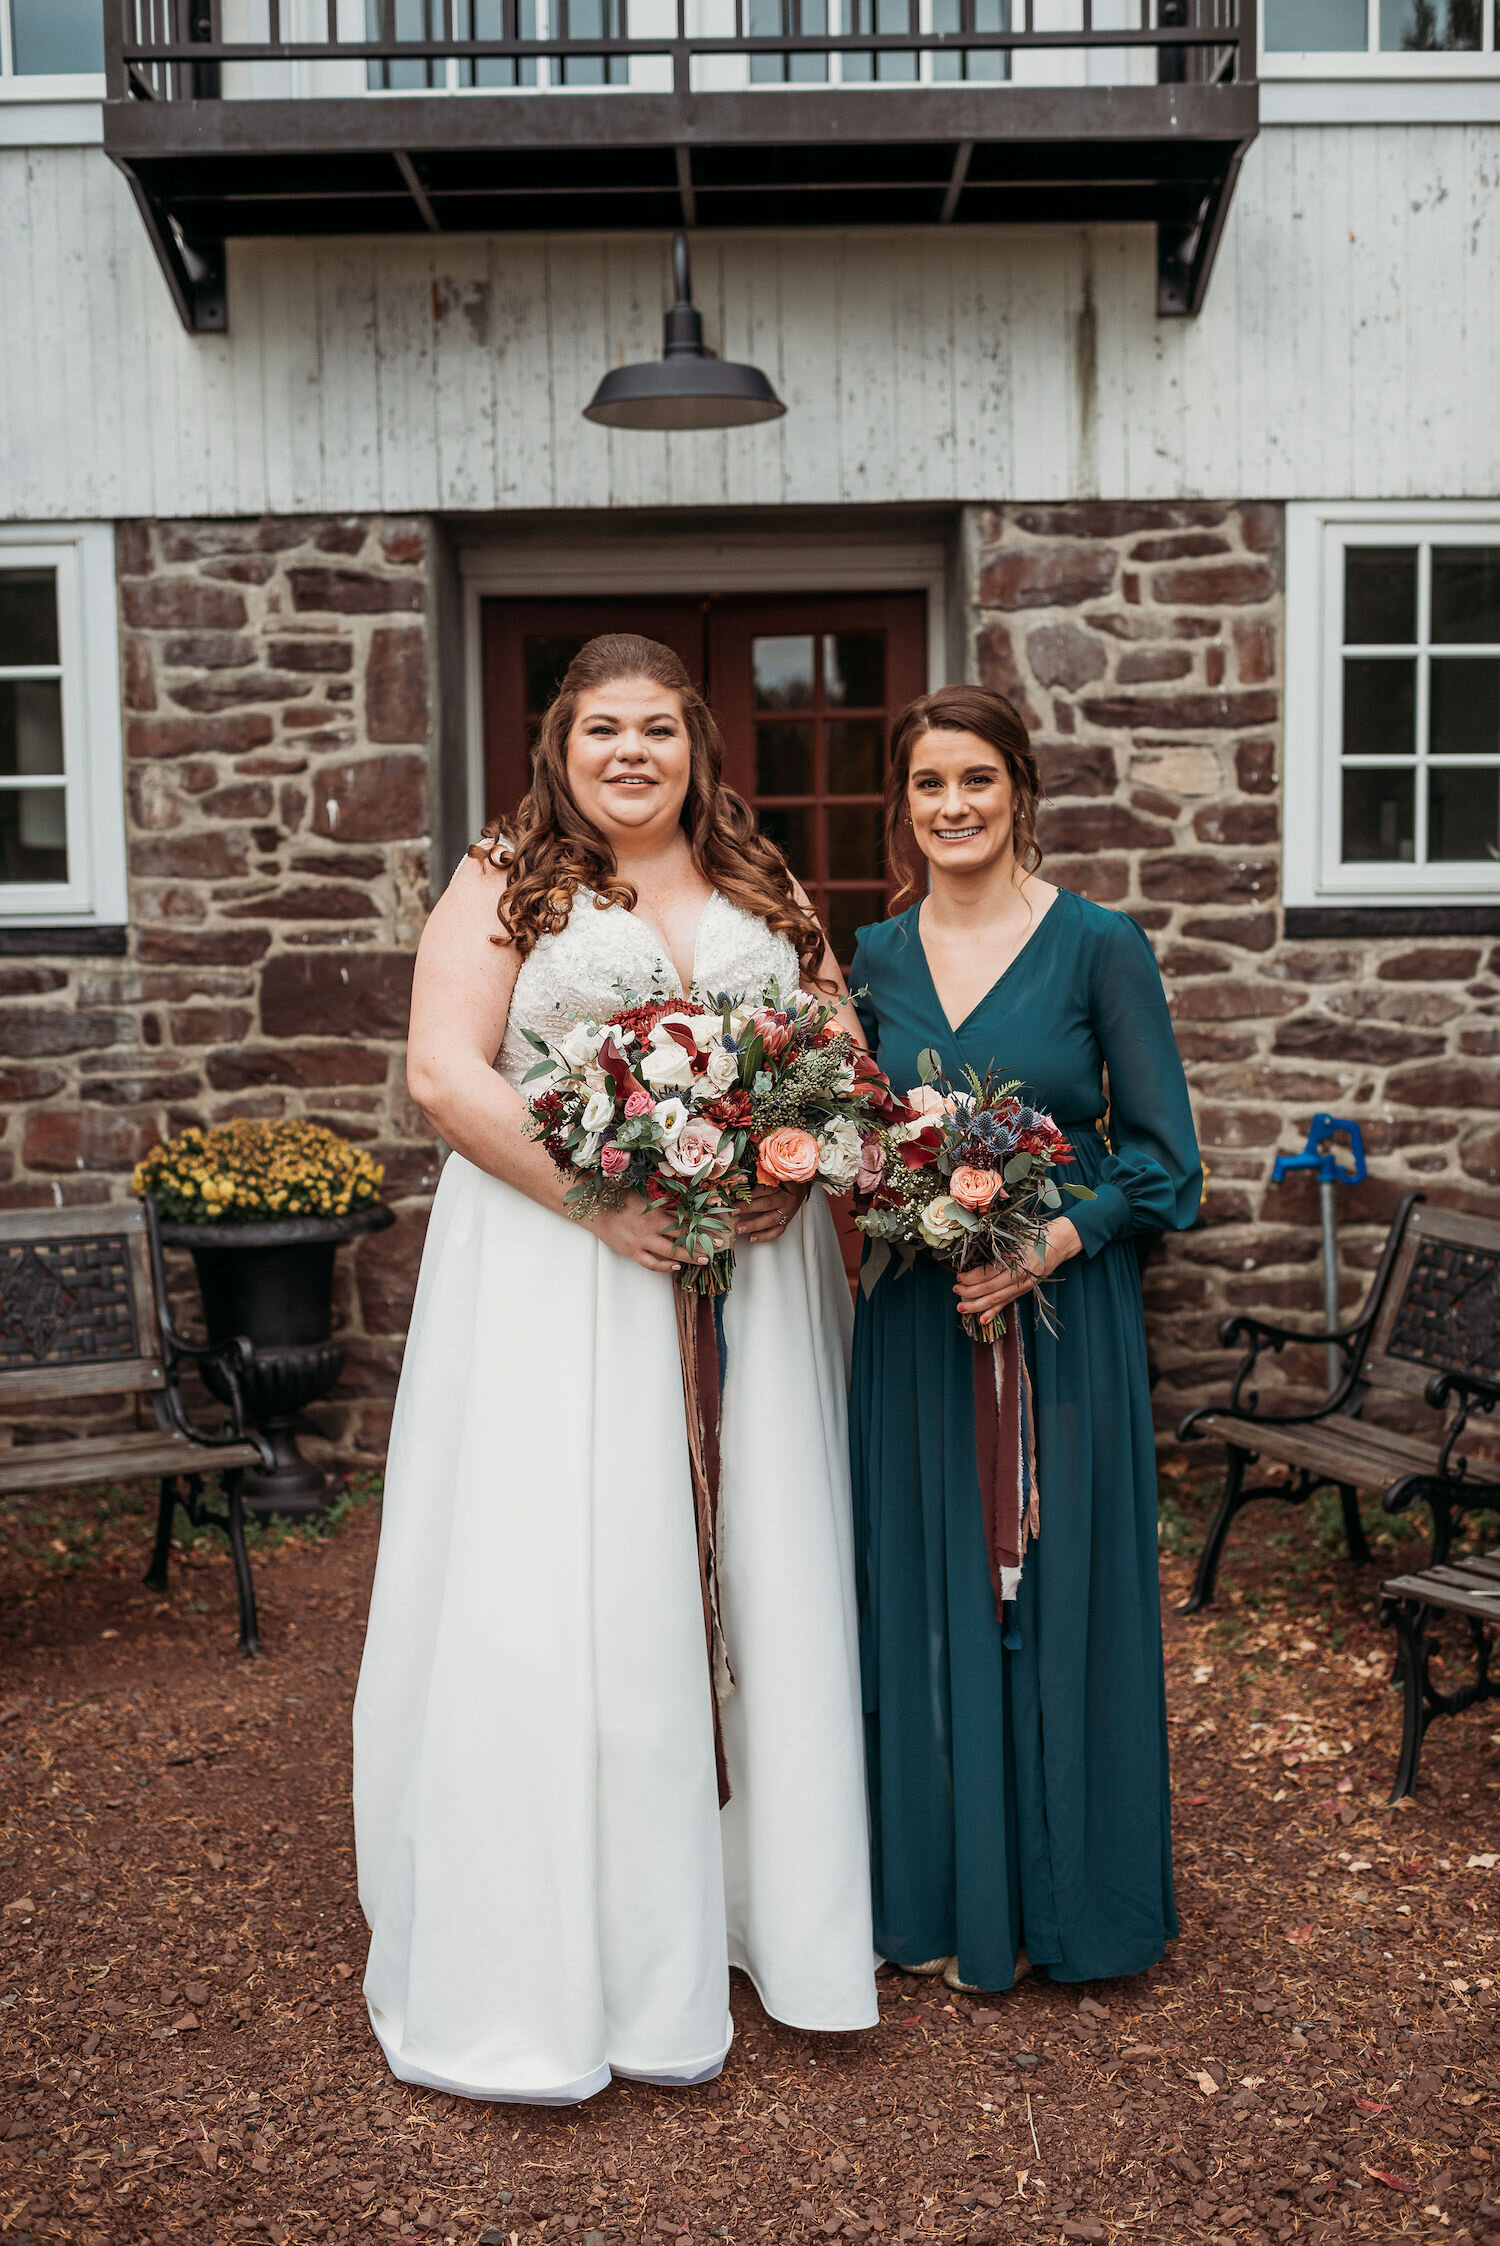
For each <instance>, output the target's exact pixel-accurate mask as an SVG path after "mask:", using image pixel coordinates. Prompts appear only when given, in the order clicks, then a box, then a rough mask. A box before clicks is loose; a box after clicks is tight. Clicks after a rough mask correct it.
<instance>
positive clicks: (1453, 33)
mask: <svg viewBox="0 0 1500 2246" xmlns="http://www.w3.org/2000/svg"><path fill="white" fill-rule="evenodd" d="M1479 22H1480V0H1380V44H1381V47H1382V49H1390V48H1394V49H1395V50H1396V51H1397V52H1398V53H1405V54H1446V53H1453V52H1455V51H1458V50H1463V49H1467V48H1472V47H1477V46H1478V45H1479V36H1480V35H1479Z"/></svg>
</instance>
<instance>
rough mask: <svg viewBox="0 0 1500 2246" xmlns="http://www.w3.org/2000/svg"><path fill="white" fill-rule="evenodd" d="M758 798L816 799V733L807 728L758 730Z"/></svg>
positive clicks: (764, 728) (798, 726)
mask: <svg viewBox="0 0 1500 2246" xmlns="http://www.w3.org/2000/svg"><path fill="white" fill-rule="evenodd" d="M755 792H756V794H757V795H812V794H813V793H814V792H815V781H814V776H813V729H812V726H811V724H806V725H758V726H757V727H756V729H755Z"/></svg>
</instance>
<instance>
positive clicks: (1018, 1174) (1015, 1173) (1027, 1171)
mask: <svg viewBox="0 0 1500 2246" xmlns="http://www.w3.org/2000/svg"><path fill="white" fill-rule="evenodd" d="M1032 1162H1033V1157H1032V1156H1031V1155H1029V1154H1013V1155H1012V1156H1011V1158H1010V1160H1009V1161H1008V1162H1007V1163H1006V1165H1005V1182H1006V1184H1007V1185H1019V1184H1020V1183H1021V1180H1022V1179H1023V1178H1029V1177H1030V1175H1031V1170H1032Z"/></svg>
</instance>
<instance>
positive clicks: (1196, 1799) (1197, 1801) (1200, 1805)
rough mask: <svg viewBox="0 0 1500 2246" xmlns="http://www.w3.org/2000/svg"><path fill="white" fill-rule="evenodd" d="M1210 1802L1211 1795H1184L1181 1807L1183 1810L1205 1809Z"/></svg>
mask: <svg viewBox="0 0 1500 2246" xmlns="http://www.w3.org/2000/svg"><path fill="white" fill-rule="evenodd" d="M1212 1800H1213V1796H1212V1794H1184V1795H1183V1797H1182V1806H1183V1808H1184V1809H1206V1808H1207V1806H1208V1804H1209V1803H1210V1802H1211V1801H1212Z"/></svg>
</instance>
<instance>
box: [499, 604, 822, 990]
mask: <svg viewBox="0 0 1500 2246" xmlns="http://www.w3.org/2000/svg"><path fill="white" fill-rule="evenodd" d="M624 679H645V680H647V681H649V683H650V684H651V685H653V686H660V687H663V688H665V689H666V690H667V691H669V692H670V693H673V694H675V695H676V696H677V699H678V701H679V703H680V704H681V706H682V717H683V723H684V725H685V726H686V728H687V735H688V741H689V745H690V752H691V753H690V762H689V767H688V789H687V795H686V797H685V798H684V800H683V806H682V826H683V830H684V832H685V833H686V835H687V839H688V846H689V848H690V850H691V851H692V856H693V863H694V865H695V866H696V867H697V869H698V871H699V873H700V874H702V876H703V878H704V880H705V881H706V882H708V883H709V884H710V886H711V887H712V888H714V889H716V890H717V891H718V892H719V894H720V896H722V897H725V898H727V899H728V901H729V903H730V904H732V905H738V906H739V907H740V909H741V911H743V912H748V913H753V914H755V916H756V917H757V918H758V919H760V920H763V921H764V922H765V923H766V925H767V927H768V928H770V929H772V930H773V931H774V933H775V934H776V935H778V936H785V937H787V938H788V940H789V941H790V943H791V944H792V947H793V949H794V950H795V951H796V954H797V959H798V964H799V965H800V967H801V970H802V973H803V976H804V977H805V978H806V979H807V980H808V981H809V982H812V981H814V980H815V979H816V977H817V972H818V968H819V965H820V963H821V961H822V957H823V933H822V930H821V929H820V928H819V926H818V923H817V921H816V919H815V918H814V917H813V915H812V913H811V912H810V911H808V909H807V908H806V907H805V906H803V905H801V904H799V903H798V901H797V893H796V890H795V888H794V886H793V883H792V877H791V874H790V872H789V871H788V869H787V864H786V860H785V859H784V858H783V857H782V855H781V852H780V851H779V850H778V849H777V848H776V846H775V844H774V843H772V842H768V841H767V839H766V837H765V836H764V835H763V834H762V833H761V832H760V830H759V829H758V828H757V826H756V824H755V818H754V814H753V813H752V811H751V809H750V806H749V805H748V803H746V801H745V800H744V797H743V796H740V795H737V794H736V793H735V791H734V789H733V788H729V787H726V786H725V785H724V782H723V779H722V777H721V775H722V772H723V768H724V743H723V739H722V736H721V735H720V732H719V728H718V726H717V725H716V724H715V722H714V717H713V713H712V711H711V710H710V709H709V707H708V704H707V703H706V702H705V701H704V699H703V697H702V695H701V694H700V693H699V692H698V689H697V688H696V687H695V686H694V684H693V682H692V680H691V679H690V678H689V677H688V674H687V671H686V669H685V667H684V665H683V663H682V661H681V658H680V657H679V656H677V655H676V654H674V653H673V651H672V649H671V648H670V647H663V646H662V645H661V643H660V642H659V641H658V640H650V639H640V638H638V637H637V636H636V634H635V633H633V632H606V633H604V634H603V635H602V636H601V637H600V638H598V639H591V640H590V641H589V643H588V645H587V646H586V647H583V648H580V650H579V652H578V653H577V654H576V655H575V656H574V658H573V660H572V662H571V663H570V664H569V665H568V668H567V670H566V672H565V673H564V675H563V681H562V684H561V686H560V687H559V688H558V690H557V694H556V697H555V698H554V700H553V702H552V704H551V706H550V707H549V709H548V710H547V713H546V715H545V717H544V718H543V719H542V726H541V733H540V735H539V737H538V740H537V744H536V751H535V754H534V756H533V759H532V767H531V786H530V788H529V789H528V790H527V792H526V794H525V795H524V796H523V797H522V799H521V803H520V806H519V808H518V809H517V811H516V815H515V817H514V819H513V820H507V821H501V820H498V819H497V820H492V821H491V822H490V824H489V825H488V826H487V827H486V828H485V830H484V834H483V838H482V839H481V840H480V841H479V842H477V843H475V844H474V846H473V848H472V849H471V850H470V852H469V855H470V857H474V858H482V859H484V860H486V861H487V862H488V863H489V864H491V865H497V866H503V867H505V868H506V870H507V871H508V872H509V875H510V880H509V882H508V883H507V885H506V889H505V893H504V895H503V896H502V897H501V899H500V904H499V908H498V910H499V919H500V925H501V928H502V930H503V934H502V935H501V936H500V937H499V938H498V939H497V941H499V942H502V943H513V944H514V945H515V947H516V949H517V951H518V952H519V953H520V955H521V957H522V958H523V959H524V958H525V957H526V955H527V953H528V952H530V951H532V950H534V949H535V947H536V945H537V943H538V941H539V940H540V938H541V937H543V936H555V935H557V934H559V933H560V932H561V930H562V929H564V928H565V927H566V926H567V924H568V916H569V914H570V913H571V912H572V909H573V900H574V897H575V896H576V894H577V892H578V891H579V890H580V889H591V890H593V891H594V892H595V894H596V895H597V897H598V900H599V903H600V906H601V907H604V906H608V905H622V906H623V907H624V909H625V910H626V911H627V912H631V911H633V910H634V908H635V902H636V892H635V890H634V888H633V887H632V886H631V884H630V883H629V882H628V881H624V880H622V879H621V877H620V873H619V870H618V868H617V866H616V864H615V855H614V852H613V850H611V848H610V846H609V844H608V843H607V842H606V841H605V839H604V837H603V835H602V834H600V832H599V830H598V828H597V827H596V826H595V825H594V824H593V821H592V820H590V819H586V818H585V817H584V815H583V813H582V812H581V811H580V810H579V808H578V805H577V803H576V801H575V800H574V796H573V790H572V788H571V787H570V786H569V783H568V736H569V735H570V733H571V732H572V730H573V722H574V720H575V718H576V717H577V715H578V705H579V703H580V702H581V701H582V699H583V697H584V695H585V694H593V693H597V692H598V691H599V690H600V689H601V688H602V687H606V686H612V685H614V684H615V683H616V682H617V681H619V680H624Z"/></svg>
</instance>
